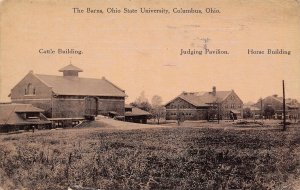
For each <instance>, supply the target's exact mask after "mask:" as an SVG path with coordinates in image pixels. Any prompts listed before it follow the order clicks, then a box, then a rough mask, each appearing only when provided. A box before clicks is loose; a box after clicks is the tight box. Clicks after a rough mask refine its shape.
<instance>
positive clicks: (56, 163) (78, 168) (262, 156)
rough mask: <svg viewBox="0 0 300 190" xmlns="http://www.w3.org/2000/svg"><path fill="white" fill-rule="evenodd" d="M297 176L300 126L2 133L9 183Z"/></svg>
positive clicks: (179, 185) (225, 183)
mask: <svg viewBox="0 0 300 190" xmlns="http://www.w3.org/2000/svg"><path fill="white" fill-rule="evenodd" d="M299 177H300V126H293V127H291V128H289V130H288V131H286V132H282V131H280V130H276V129H270V130H259V129H255V130H254V129H253V130H251V129H250V130H236V129H226V130H224V129H222V128H205V127H204V128H203V127H201V128H195V127H174V128H170V127H169V128H152V129H136V130H117V129H109V128H104V129H102V128H100V127H90V128H83V129H65V130H54V131H37V132H35V133H23V134H13V135H0V187H2V188H3V189H15V188H19V189H22V188H27V189H58V190H59V189H67V187H69V186H72V185H74V184H78V185H81V186H84V187H93V188H101V189H297V186H298V185H299V179H300V178H299ZM299 187H300V186H298V188H299ZM0 189H1V188H0Z"/></svg>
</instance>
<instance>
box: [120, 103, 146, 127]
mask: <svg viewBox="0 0 300 190" xmlns="http://www.w3.org/2000/svg"><path fill="white" fill-rule="evenodd" d="M150 116H151V114H150V113H149V112H147V111H144V110H142V109H140V108H137V107H134V106H131V105H125V121H128V122H134V123H143V124H146V123H147V119H148V118H149V117H150Z"/></svg>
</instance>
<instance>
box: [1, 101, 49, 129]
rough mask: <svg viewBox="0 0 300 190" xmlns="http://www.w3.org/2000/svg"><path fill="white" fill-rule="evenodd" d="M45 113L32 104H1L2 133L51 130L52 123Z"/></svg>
mask: <svg viewBox="0 0 300 190" xmlns="http://www.w3.org/2000/svg"><path fill="white" fill-rule="evenodd" d="M43 111H44V110H42V109H39V108H37V107H34V106H32V105H30V104H11V103H9V104H8V103H7V104H0V131H1V132H8V131H16V130H27V129H32V128H33V127H34V128H36V129H38V128H51V121H49V120H48V119H47V118H46V117H45V116H44V115H43V114H42V112H43Z"/></svg>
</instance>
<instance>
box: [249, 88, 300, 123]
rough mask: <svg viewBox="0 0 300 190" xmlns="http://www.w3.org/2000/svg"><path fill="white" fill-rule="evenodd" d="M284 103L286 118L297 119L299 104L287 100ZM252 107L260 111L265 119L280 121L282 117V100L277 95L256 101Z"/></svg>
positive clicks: (289, 99) (299, 109)
mask: <svg viewBox="0 0 300 190" xmlns="http://www.w3.org/2000/svg"><path fill="white" fill-rule="evenodd" d="M285 103H286V107H285V108H286V114H287V116H288V118H299V115H300V113H299V112H300V104H299V102H298V101H297V100H296V99H291V98H287V99H286V100H285ZM253 106H255V107H257V108H259V109H261V110H262V113H263V115H264V116H265V117H266V118H274V119H281V118H282V116H283V98H282V97H279V96H278V95H277V94H275V95H272V96H267V97H265V98H263V99H261V100H258V101H257V103H255V104H254V105H253Z"/></svg>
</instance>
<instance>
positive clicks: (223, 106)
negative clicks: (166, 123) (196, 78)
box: [165, 87, 243, 120]
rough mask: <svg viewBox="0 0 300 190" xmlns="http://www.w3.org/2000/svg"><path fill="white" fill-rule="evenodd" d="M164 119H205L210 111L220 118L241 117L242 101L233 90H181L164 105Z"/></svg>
mask: <svg viewBox="0 0 300 190" xmlns="http://www.w3.org/2000/svg"><path fill="white" fill-rule="evenodd" d="M165 107H166V111H167V113H166V119H167V120H176V119H178V118H179V117H181V118H182V117H183V118H184V119H185V120H206V119H209V117H210V114H211V113H215V114H214V115H216V114H217V113H219V114H220V119H230V118H231V117H234V118H235V119H236V118H242V114H243V101H242V100H241V99H240V98H239V97H238V95H237V94H236V93H235V92H234V91H233V90H229V91H217V90H216V87H213V88H212V91H211V92H183V93H181V94H180V95H179V96H177V97H175V98H174V99H173V100H171V101H169V102H168V103H167V104H166V105H165Z"/></svg>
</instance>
